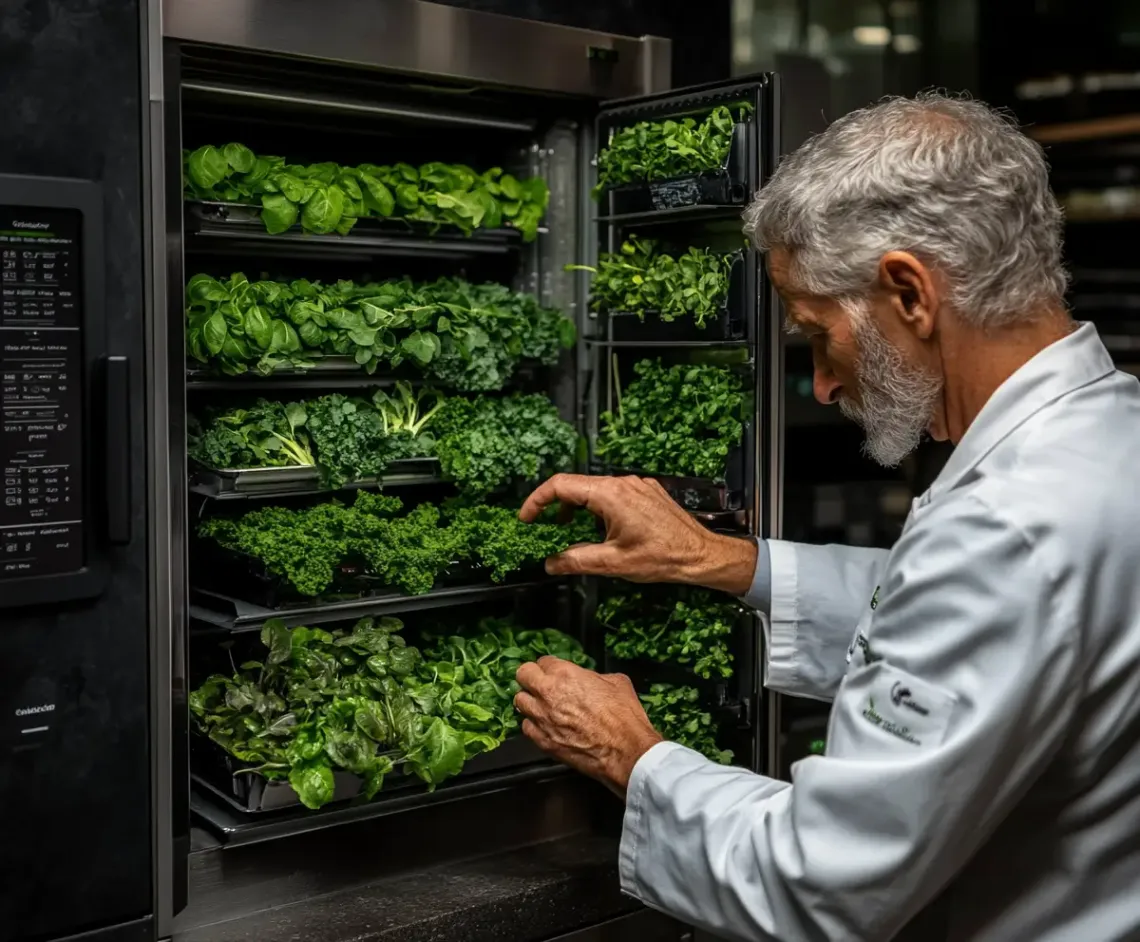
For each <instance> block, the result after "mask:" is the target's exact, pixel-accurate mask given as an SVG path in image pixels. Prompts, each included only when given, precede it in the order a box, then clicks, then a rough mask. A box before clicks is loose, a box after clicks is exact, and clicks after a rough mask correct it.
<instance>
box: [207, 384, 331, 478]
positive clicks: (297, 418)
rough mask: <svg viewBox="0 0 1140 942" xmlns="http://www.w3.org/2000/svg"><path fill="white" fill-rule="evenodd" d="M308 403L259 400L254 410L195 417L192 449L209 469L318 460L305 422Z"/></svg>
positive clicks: (304, 462) (289, 463)
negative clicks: (305, 427) (201, 420)
mask: <svg viewBox="0 0 1140 942" xmlns="http://www.w3.org/2000/svg"><path fill="white" fill-rule="evenodd" d="M307 420H308V416H307V414H306V412H305V407H304V406H303V405H302V404H301V403H298V402H290V403H288V404H286V403H281V402H269V401H268V400H265V399H258V400H257V401H256V402H255V403H254V404H253V405H252V406H251V407H250V408H248V409H230V410H227V411H224V412H212V413H210V414H209V416H208V418H207V420H206V422H205V424H203V423H201V422H199V421H198V420H197V419H195V418H194V416H190V420H189V429H188V432H187V444H188V453H189V455H190V457H191V458H193V459H194V460H195V461H197V462H198V463H199V464H202V465H204V466H206V467H208V468H218V469H225V468H279V467H287V466H290V465H301V466H310V465H313V464H314V463H315V461H314V459H313V452H312V448H311V443H310V441H309V436H308V435H307V434H306V432H305V429H304V426H305V423H306V422H307Z"/></svg>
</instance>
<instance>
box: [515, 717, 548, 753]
mask: <svg viewBox="0 0 1140 942" xmlns="http://www.w3.org/2000/svg"><path fill="white" fill-rule="evenodd" d="M522 732H523V735H524V736H526V738H527V739H529V740H530V741H531V742H533V743H534V744H535V745H536V746H538V748H539V749H542V750H544V751H549V750H550V746H551V742H550V737H549V736H547V735H546V734H545V733H544V732H543V731H542V729H541V728H540V727H539V725H538V724H537V723H536V722H534V720H523V721H522Z"/></svg>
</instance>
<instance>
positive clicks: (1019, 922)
mask: <svg viewBox="0 0 1140 942" xmlns="http://www.w3.org/2000/svg"><path fill="white" fill-rule="evenodd" d="M768 549H769V552H770V565H771V570H770V586H771V598H770V600H768V599H754V600H753V601H754V602H755V603H756V604H757V605H758V606H760V607H762V608H769V607H770V619H769V622H768V636H769V644H768V659H767V678H766V679H767V683H768V684H769V686H771V687H773V688H776V689H778V690H780V691H782V692H786V693H789V694H794V695H804V696H813V697H818V698H825V699H834V703H833V706H832V710H831V717H830V720H829V727H828V735H827V753H826V755H825V756H813V757H810V758H807V759H804V760H802V761H800V762H798V763H797V764H796V765H795V767H794V768H793V770H792V784H791V785H788V784H786V783H784V782H780V781H775V780H773V779H769V778H765V777H764V776H760V775H754V774H752V773H749V772H746V771H743V770H740V769H732V768H724V767H721V766H717V765H715V764H714V763H712V762H709V761H708V760H706V759H704V758H703V757H701V756H699V755H697V754H696V753H693V752H691V751H689V750H687V749H684V748H682V747H680V746H678V745H676V744H670V743H665V744H660V745H658V746H656V747H654V748H653V749H651V750H650V751H649V752H648V753H647V754H646V755H645V756H644V757H643V758H642V759H641V761H640V762H638V764H637V766H636V768H635V769H634V772H633V775H632V778H631V780H630V785H629V793H628V798H627V805H626V814H625V824H624V831H623V835H622V845H621V855H620V866H621V880H622V887H623V889H624V890H625V891H626V892H627V893H629V894H631V895H633V896H635V897H637V898H638V899H640V900H642V901H644V902H645V903H647V904H648V905H650V906H653V907H655V908H657V909H661V910H664V911H666V912H668V913H671V914H672V915H674V916H676V917H678V918H680V919H682V920H684V921H686V922H688V923H690V924H695V925H697V926H700V927H703V928H705V929H707V930H709V931H710V932H713V933H714V934H717V935H722V936H725V937H729V938H734V939H748V940H781V942H809V940H810V942H816V940H859V942H879V940H887V939H891V938H894V937H896V936H897V935H898V934H899V933H900V931H901V930H903V929H904V927H906V926H907V925H908V923H911V924H912V931H913V923H912V920H913V919H914V918H915V917H916V915H918V914H919V913H920V912H922V911H924V910H925V911H927V915H929V914H930V913H931V912H934V911H935V910H932V909H929V907H931V904H932V903H933V902H934V901H935V900H936V898H940V899H939V900H938V902H939V903H940V905H939V906H938V907H937V912H938V913H939V918H938V920H936V922H937V925H938V929H937V934H935V933H934V932H933V931H932V930H931V929H930V928H926V929H924V930H923V931H922V932H921V933H920V935H919V937H920V938H921V939H922V942H940V940H942V939H945V940H949V942H967V940H968V942H1112V940H1125V939H1130V940H1135V939H1140V385H1138V384H1137V381H1136V380H1135V379H1134V378H1133V377H1131V376H1127V375H1125V374H1122V373H1118V372H1116V371H1115V369H1114V367H1113V364H1112V361H1111V359H1110V357H1109V355H1108V353H1107V351H1106V350H1105V349H1104V347H1103V345H1102V344H1101V342H1100V340H1099V338H1098V337H1097V334H1096V331H1095V329H1094V328H1093V327H1092V326H1091V325H1083V326H1081V327H1080V328H1079V329H1078V330H1076V331H1075V332H1074V333H1072V334H1071V335H1070V336H1068V337H1067V338H1065V339H1064V340H1061V341H1059V342H1058V343H1055V344H1053V345H1052V346H1050V347H1049V348H1047V349H1046V350H1044V351H1042V352H1041V353H1040V354H1038V355H1037V356H1036V357H1034V358H1033V359H1032V360H1031V361H1030V362H1029V363H1028V364H1026V365H1025V366H1024V367H1023V368H1022V369H1020V370H1019V371H1018V372H1017V373H1015V374H1014V375H1013V376H1012V377H1011V378H1010V379H1009V380H1008V381H1007V382H1006V383H1004V384H1003V385H1002V386H1001V387H1000V388H999V389H998V390H997V392H996V393H995V394H994V395H993V397H992V398H991V399H990V401H989V402H988V403H987V404H986V406H985V408H984V409H983V410H982V412H981V414H980V415H979V416H978V417H977V419H976V420H975V421H974V423H973V424H972V425H971V426H970V428H969V430H968V431H967V433H966V435H965V436H964V437H963V439H962V441H961V443H960V444H959V446H958V447H957V449H956V450H955V452H954V454H953V455H952V457H951V459H950V461H949V463H948V464H947V465H946V467H945V468H944V470H943V471H942V473H941V475H940V476H939V477H938V479H937V480H936V481H935V483H934V484H933V485H932V486H931V488H930V490H929V491H927V492H926V493H925V494H923V495H922V496H921V497H920V498H918V499H916V500H915V501H914V505H913V507H912V510H911V514H910V516H909V518H908V520H907V522H906V525H905V528H904V530H903V533H902V536H901V538H900V539H899V541H898V543H897V544H896V545H895V547H894V548H893V549H892V550H890V551H889V552H886V551H877V550H866V549H854V548H850V547H841V546H828V547H814V546H805V545H798V544H792V543H784V542H778V541H771V542H770V543H769V544H768ZM761 558H762V559H763V558H764V554H761ZM764 581H767V580H758V582H761V583H762V582H764Z"/></svg>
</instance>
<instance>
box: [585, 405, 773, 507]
mask: <svg viewBox="0 0 1140 942" xmlns="http://www.w3.org/2000/svg"><path fill="white" fill-rule="evenodd" d="M752 435H753V430H752V423H750V422H745V423H744V433H743V435H742V439H741V443H740V444H739V445H736V446H735V447H733V448H732V449H730V450H729V453H728V458H727V460H726V462H725V473H724V477H723V478H722V479H719V480H712V479H710V478H696V477H685V476H682V475H672V474H658V473H656V472H653V471H645V470H642V469H640V468H622V467H618V466H616V465H611V464H607V463H606V462H605V461H603V460H598V461H596V462H595V463H594V466H593V471H594V473H595V474H608V475H614V476H618V477H620V476H622V475H627V474H636V475H637V476H638V477H643V478H653V479H654V480H655V481H658V482H659V483H660V484H661V486H662V487H664V488H665V490H666V491H667V492H668V493H669V496H670V497H672V498H673V500H675V501H676V502H677V503H678V504H680V505H681V506H682V507H684V508H685V510H689V511H693V512H704V513H722V512H728V511H747V510H748V509H749V506H748V504H749V501H748V495H749V492H750V490H751V486H750V482H751V480H752V478H751V473H750V471H749V469H750V467H751V462H750V461H749V459H748V455H749V449H750V448H751V447H752Z"/></svg>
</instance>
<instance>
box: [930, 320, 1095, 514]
mask: <svg viewBox="0 0 1140 942" xmlns="http://www.w3.org/2000/svg"><path fill="white" fill-rule="evenodd" d="M1115 370H1116V365H1115V364H1114V363H1113V362H1112V356H1111V355H1110V354H1109V352H1108V350H1107V349H1105V346H1104V344H1103V343H1102V342H1101V339H1100V336H1099V335H1098V334H1097V332H1096V327H1094V326H1093V325H1092V324H1089V323H1084V324H1081V325H1080V326H1078V327H1077V329H1076V330H1074V331H1073V332H1072V333H1071V334H1069V335H1068V336H1067V337H1064V338H1063V339H1061V340H1058V341H1056V342H1055V343H1051V344H1050V345H1049V346H1048V347H1046V348H1045V349H1044V350H1042V351H1041V352H1040V353H1038V354H1037V355H1036V356H1034V357H1033V358H1032V359H1030V360H1029V361H1028V362H1027V363H1026V364H1025V365H1024V366H1022V367H1021V368H1020V369H1018V370H1017V371H1016V372H1015V373H1014V374H1013V375H1012V376H1010V377H1009V379H1007V380H1006V381H1005V382H1004V383H1002V384H1001V385H1000V386H999V387H998V388H997V389H996V390H995V391H994V394H993V395H992V396H990V398H989V401H988V402H986V404H985V405H984V406H983V407H982V411H981V412H979V413H978V415H977V417H976V418H975V419H974V421H973V422H972V423H970V427H969V428H968V429H966V434H965V435H963V436H962V440H961V441H960V442H959V443H958V447H957V448H955V449H954V453H953V454H952V455H951V456H950V460H949V461H947V462H946V465H945V466H944V467H943V469H942V472H941V473H940V474H939V475H938V477H937V478H936V479H935V481H934V483H933V484H932V485H931V486H930V489H929V490H928V491H927V492H926V494H925V495H923V499H922V501H921V502H922V503H929V501H930V500H931V499H932V498H934V497H936V496H938V495H939V494H943V493H945V492H947V491H949V490H950V489H951V488H953V487H954V486H955V485H956V484H957V483H958V482H959V481H960V480H961V479H962V478H963V477H964V476H965V475H966V474H968V473H969V472H970V471H972V470H973V469H974V468H975V467H976V466H977V465H978V464H979V463H980V462H981V461H983V460H984V459H985V458H986V456H987V455H988V454H989V453H990V452H991V451H993V450H994V448H996V447H997V446H998V445H999V444H1001V442H1002V441H1003V440H1004V439H1006V438H1008V437H1009V436H1010V435H1011V434H1012V433H1013V432H1014V431H1015V430H1016V429H1017V428H1018V427H1019V426H1020V425H1022V424H1023V423H1024V422H1026V421H1027V420H1028V419H1029V418H1031V417H1032V416H1034V415H1035V414H1037V413H1038V412H1040V411H1041V410H1042V409H1043V408H1045V406H1047V405H1049V404H1050V403H1051V402H1055V401H1056V400H1057V399H1060V398H1061V397H1063V396H1066V395H1068V394H1069V393H1071V392H1073V391H1075V390H1077V389H1080V388H1081V387H1082V386H1087V385H1088V384H1089V383H1092V382H1095V381H1096V380H1098V379H1103V378H1104V377H1105V376H1108V375H1109V374H1110V373H1113V372H1114V371H1115Z"/></svg>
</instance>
